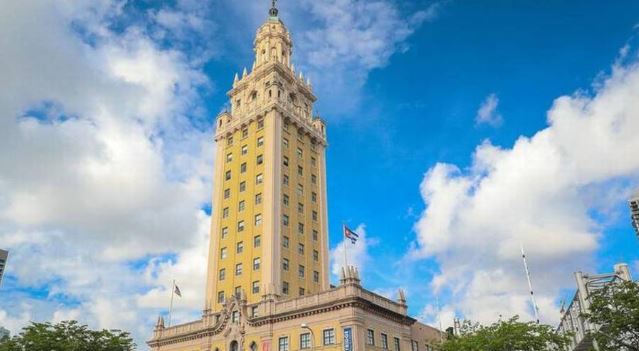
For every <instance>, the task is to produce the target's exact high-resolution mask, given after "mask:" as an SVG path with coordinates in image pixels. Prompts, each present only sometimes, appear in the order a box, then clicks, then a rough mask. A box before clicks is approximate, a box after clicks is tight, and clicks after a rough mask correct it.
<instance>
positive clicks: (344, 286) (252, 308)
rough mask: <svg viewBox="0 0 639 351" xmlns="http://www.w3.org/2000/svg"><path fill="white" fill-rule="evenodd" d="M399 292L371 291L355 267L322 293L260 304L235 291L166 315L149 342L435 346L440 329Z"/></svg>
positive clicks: (283, 350)
mask: <svg viewBox="0 0 639 351" xmlns="http://www.w3.org/2000/svg"><path fill="white" fill-rule="evenodd" d="M399 296H400V299H399V301H392V300H389V299H387V298H385V297H383V296H380V295H377V294H375V293H372V292H370V291H367V290H366V289H364V288H362V286H361V284H360V279H359V273H358V272H357V269H356V268H354V267H350V268H349V269H348V270H344V271H343V273H342V279H341V280H340V285H339V286H338V287H334V288H330V289H328V290H325V291H322V292H320V293H317V294H312V295H306V296H301V297H297V298H292V299H282V298H281V297H280V296H277V295H265V296H264V298H263V300H262V301H260V302H259V303H255V304H248V303H247V301H246V298H245V296H238V297H235V296H234V297H233V298H232V299H229V300H227V301H226V302H225V304H224V308H223V309H222V310H221V311H218V312H208V313H205V315H204V316H203V318H202V319H201V320H198V321H195V322H191V323H187V324H182V325H176V326H173V327H169V328H167V327H165V326H164V320H163V318H162V317H160V318H159V319H158V323H157V325H156V327H155V329H154V331H153V338H152V339H151V340H150V341H149V342H148V344H149V346H150V347H151V349H152V350H157V351H160V350H161V351H196V350H197V351H214V350H216V351H225V350H231V351H234V350H251V351H253V350H263V351H270V350H273V351H289V350H303V349H309V350H387V349H388V350H411V351H413V350H425V351H428V350H434V347H435V346H434V345H436V344H437V343H438V341H439V340H440V339H439V338H440V333H439V331H438V330H436V329H434V328H432V327H429V326H427V325H424V324H422V323H419V322H417V321H416V320H415V319H414V318H411V317H410V316H408V314H407V305H406V299H405V297H404V295H403V293H402V292H401V291H400V294H399ZM348 330H350V333H351V335H352V338H350V339H349V338H348V337H346V338H345V333H348Z"/></svg>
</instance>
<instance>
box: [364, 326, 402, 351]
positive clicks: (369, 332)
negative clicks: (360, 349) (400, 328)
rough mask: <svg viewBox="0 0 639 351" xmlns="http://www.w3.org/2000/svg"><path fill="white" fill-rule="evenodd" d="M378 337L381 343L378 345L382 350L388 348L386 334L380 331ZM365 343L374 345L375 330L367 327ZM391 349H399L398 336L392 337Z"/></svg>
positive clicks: (395, 350)
mask: <svg viewBox="0 0 639 351" xmlns="http://www.w3.org/2000/svg"><path fill="white" fill-rule="evenodd" d="M380 338H381V345H379V346H381V348H382V349H384V350H388V335H387V334H384V333H380ZM366 344H367V345H371V346H375V331H374V330H373V329H368V330H367V331H366ZM393 350H394V351H401V350H400V341H399V338H393Z"/></svg>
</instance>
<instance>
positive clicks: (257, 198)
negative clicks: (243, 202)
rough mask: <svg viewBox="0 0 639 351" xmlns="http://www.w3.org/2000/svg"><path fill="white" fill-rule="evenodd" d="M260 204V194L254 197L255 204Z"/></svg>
mask: <svg viewBox="0 0 639 351" xmlns="http://www.w3.org/2000/svg"><path fill="white" fill-rule="evenodd" d="M261 203H262V193H259V194H257V195H255V204H256V205H259V204H261Z"/></svg>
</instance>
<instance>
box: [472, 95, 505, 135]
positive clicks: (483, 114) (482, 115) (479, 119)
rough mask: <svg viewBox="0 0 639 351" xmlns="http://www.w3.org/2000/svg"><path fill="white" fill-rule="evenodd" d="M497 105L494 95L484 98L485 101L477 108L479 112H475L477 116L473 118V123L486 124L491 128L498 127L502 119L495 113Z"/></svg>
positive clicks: (497, 101)
mask: <svg viewBox="0 0 639 351" xmlns="http://www.w3.org/2000/svg"><path fill="white" fill-rule="evenodd" d="M498 105H499V98H498V97H497V95H495V94H490V95H488V96H487V97H486V99H485V100H484V101H483V102H482V103H481V105H480V106H479V110H477V116H475V123H477V124H488V125H491V126H493V127H499V126H500V125H501V124H502V123H503V122H504V119H503V117H502V116H501V114H500V113H499V111H497V106H498Z"/></svg>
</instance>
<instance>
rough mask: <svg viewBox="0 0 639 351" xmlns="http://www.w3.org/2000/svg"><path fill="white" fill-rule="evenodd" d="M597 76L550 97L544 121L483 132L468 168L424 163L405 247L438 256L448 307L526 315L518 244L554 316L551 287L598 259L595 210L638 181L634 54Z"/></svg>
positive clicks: (487, 316) (488, 316) (484, 316)
mask: <svg viewBox="0 0 639 351" xmlns="http://www.w3.org/2000/svg"><path fill="white" fill-rule="evenodd" d="M593 86H594V88H593V92H592V93H590V94H588V93H586V92H583V91H579V92H577V93H575V94H574V95H572V96H562V97H559V98H557V99H556V100H555V101H554V103H553V105H552V107H551V108H550V110H549V111H548V126H547V127H546V128H545V129H543V130H540V131H538V132H537V133H535V134H534V135H533V136H531V137H524V136H521V137H520V138H519V139H518V140H517V141H516V142H515V144H514V145H513V146H512V147H510V148H505V147H499V146H495V145H493V144H491V143H490V141H485V142H484V143H482V144H481V145H479V146H478V147H477V149H476V150H475V153H474V154H473V162H472V166H471V167H470V168H469V169H465V170H462V169H460V168H458V167H456V166H454V165H451V164H443V163H440V164H437V165H435V166H434V167H432V168H431V169H430V170H429V171H428V172H427V173H426V175H425V177H424V179H423V182H422V184H421V187H420V190H421V194H422V197H423V199H424V201H425V203H426V209H425V211H424V212H423V213H422V216H421V218H420V220H419V221H418V222H417V223H416V225H415V230H416V232H417V246H416V248H415V249H414V250H413V252H412V253H411V255H412V257H413V258H416V259H422V258H434V259H436V260H437V262H438V263H439V264H440V269H441V273H440V275H439V276H438V277H437V278H436V279H435V285H437V286H436V287H437V288H441V289H446V290H447V291H449V292H450V293H451V295H452V298H451V301H450V303H449V304H448V305H447V306H444V309H450V310H454V311H456V313H457V314H458V315H459V314H461V315H463V316H465V317H467V318H472V319H476V320H480V321H489V320H495V319H496V318H497V317H498V316H499V315H506V316H507V315H512V314H519V315H522V316H525V317H527V318H532V309H531V306H530V303H529V295H528V294H527V284H526V278H525V274H524V269H523V265H522V262H521V257H520V251H519V248H520V245H521V244H523V245H524V246H525V247H526V251H527V256H528V257H529V264H530V267H531V273H532V277H533V281H534V286H535V289H536V296H537V297H538V298H537V302H538V304H539V306H540V310H541V317H542V319H543V320H544V321H546V322H550V323H554V322H556V321H557V320H558V316H559V313H558V308H557V305H556V304H557V298H558V297H559V294H560V290H561V289H564V288H571V287H572V286H573V285H574V284H573V280H572V279H571V277H572V272H573V271H576V270H585V271H588V270H594V267H593V262H592V260H593V256H594V255H593V253H594V252H595V250H596V249H597V248H598V245H599V244H598V243H599V240H600V237H601V236H602V232H603V230H604V226H605V223H603V224H602V223H601V222H598V221H597V220H596V217H595V216H596V215H597V213H601V212H600V211H605V210H606V209H608V208H610V207H611V206H610V203H616V204H619V203H622V202H624V201H625V199H626V197H627V196H628V195H629V192H630V188H628V185H629V184H635V185H636V184H637V182H638V181H639V159H637V157H635V155H637V153H639V138H637V134H638V133H639V118H637V116H638V115H639V63H638V60H637V58H636V57H635V58H634V59H633V62H630V63H624V64H621V63H616V64H615V65H613V67H612V70H611V73H610V74H608V75H602V77H601V78H600V80H598V81H596V82H595V84H593ZM494 101H495V103H494V106H495V107H496V105H497V103H496V102H497V100H496V99H495V100H494ZM487 110H492V109H491V108H488V109H487ZM610 189H622V191H609V190H610Z"/></svg>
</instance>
